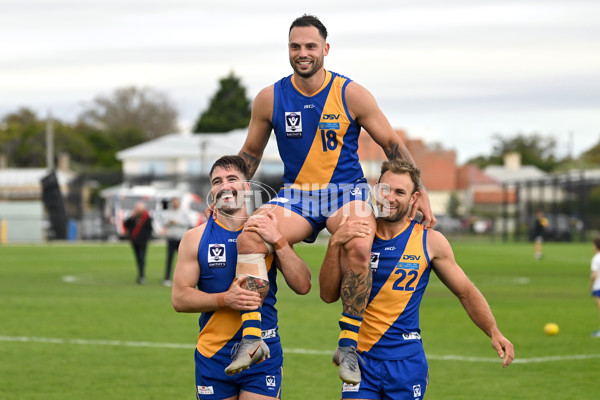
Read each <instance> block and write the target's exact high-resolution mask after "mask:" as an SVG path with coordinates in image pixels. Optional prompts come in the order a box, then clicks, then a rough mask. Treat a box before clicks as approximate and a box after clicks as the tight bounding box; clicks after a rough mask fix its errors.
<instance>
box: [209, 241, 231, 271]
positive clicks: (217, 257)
mask: <svg viewBox="0 0 600 400" xmlns="http://www.w3.org/2000/svg"><path fill="white" fill-rule="evenodd" d="M226 265H227V255H226V253H225V245H224V244H218V243H217V244H209V245H208V267H209V268H225V266H226Z"/></svg>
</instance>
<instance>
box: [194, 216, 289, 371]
mask: <svg viewBox="0 0 600 400" xmlns="http://www.w3.org/2000/svg"><path fill="white" fill-rule="evenodd" d="M241 232H242V228H240V229H239V230H237V231H230V230H228V229H227V228H225V227H224V226H223V225H221V224H220V223H219V222H218V221H216V220H214V219H213V218H210V219H209V220H208V222H207V225H206V228H205V229H204V233H203V234H202V239H200V244H199V245H198V262H199V264H200V279H199V281H198V289H199V290H201V291H203V292H207V293H220V292H225V291H227V290H228V289H229V287H230V286H231V284H232V282H233V280H234V278H235V269H236V263H237V246H236V240H237V237H238V236H239V234H240V233H241ZM265 261H266V264H267V271H268V275H269V283H270V287H269V293H268V294H267V297H266V299H265V301H264V303H263V307H262V336H263V339H264V340H265V342H266V343H267V344H268V345H269V349H270V350H271V353H272V354H277V352H278V351H281V344H280V342H279V334H278V332H277V310H276V309H275V302H276V299H275V294H276V293H277V283H276V278H277V268H276V267H275V265H273V255H272V254H271V255H269V256H267V258H266V260H265ZM199 324H200V333H199V334H198V343H197V345H196V348H197V349H198V351H199V352H200V354H202V355H203V356H204V357H208V358H213V359H217V360H222V361H223V362H224V363H227V364H228V363H229V362H231V349H232V348H233V346H234V345H235V343H237V342H239V341H240V340H241V339H242V329H241V328H242V319H241V317H240V312H239V311H235V310H232V309H230V308H223V309H219V310H216V311H212V312H205V313H202V315H200V320H199Z"/></svg>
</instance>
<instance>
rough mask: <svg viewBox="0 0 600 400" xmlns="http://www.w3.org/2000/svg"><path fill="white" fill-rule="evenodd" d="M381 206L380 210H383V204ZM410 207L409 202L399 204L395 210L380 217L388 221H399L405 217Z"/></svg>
mask: <svg viewBox="0 0 600 400" xmlns="http://www.w3.org/2000/svg"><path fill="white" fill-rule="evenodd" d="M379 207H380V208H379V210H380V211H381V205H380V206H379ZM409 208H410V206H409V205H408V204H407V205H405V206H401V205H398V208H397V209H396V211H395V212H393V213H390V214H388V215H381V216H380V218H383V219H384V220H386V221H387V222H398V221H400V220H401V219H402V218H404V217H405V216H406V214H408V210H409Z"/></svg>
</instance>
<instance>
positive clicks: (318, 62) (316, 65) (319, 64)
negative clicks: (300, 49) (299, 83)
mask: <svg viewBox="0 0 600 400" xmlns="http://www.w3.org/2000/svg"><path fill="white" fill-rule="evenodd" d="M303 60H305V59H295V60H291V59H290V64H291V65H292V69H293V70H294V72H295V73H296V74H298V75H299V76H301V77H302V78H310V77H311V76H313V75H314V74H316V73H317V72H318V71H320V70H321V68H323V64H324V60H325V57H324V56H321V57H319V58H315V59H312V58H311V59H309V60H310V61H312V63H313V64H312V68H311V69H309V70H308V71H306V70H300V69H299V68H298V62H299V61H303Z"/></svg>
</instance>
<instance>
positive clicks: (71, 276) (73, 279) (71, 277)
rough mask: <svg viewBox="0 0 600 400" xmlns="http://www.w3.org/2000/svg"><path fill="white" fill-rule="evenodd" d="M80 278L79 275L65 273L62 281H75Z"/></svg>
mask: <svg viewBox="0 0 600 400" xmlns="http://www.w3.org/2000/svg"><path fill="white" fill-rule="evenodd" d="M78 280H79V278H78V277H76V276H73V275H65V276H63V277H62V281H63V282H66V283H75V282H77V281H78Z"/></svg>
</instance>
